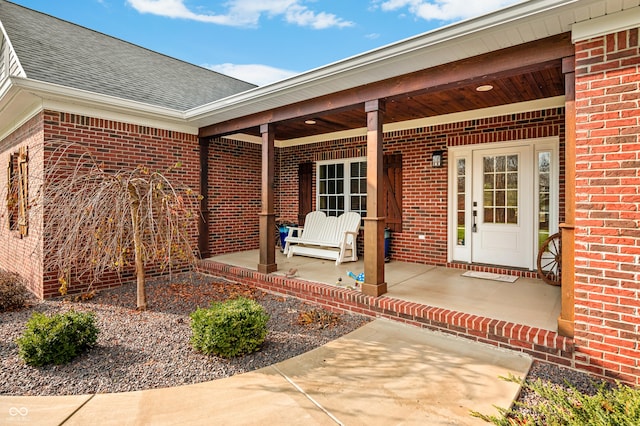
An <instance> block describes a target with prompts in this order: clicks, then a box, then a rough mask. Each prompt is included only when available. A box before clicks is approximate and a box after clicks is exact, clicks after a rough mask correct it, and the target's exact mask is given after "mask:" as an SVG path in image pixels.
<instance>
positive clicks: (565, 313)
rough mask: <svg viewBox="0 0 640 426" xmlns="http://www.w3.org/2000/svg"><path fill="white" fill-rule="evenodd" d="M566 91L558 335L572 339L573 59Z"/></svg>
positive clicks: (566, 61)
mask: <svg viewBox="0 0 640 426" xmlns="http://www.w3.org/2000/svg"><path fill="white" fill-rule="evenodd" d="M562 72H563V74H564V87H565V89H564V91H565V126H564V127H565V161H564V163H565V213H564V216H565V217H564V223H562V224H560V229H561V232H562V301H561V308H560V317H559V318H558V333H559V334H561V335H563V336H567V337H573V335H574V321H575V301H574V280H575V264H574V259H575V221H576V105H575V103H576V74H575V57H574V56H570V57H568V58H563V60H562Z"/></svg>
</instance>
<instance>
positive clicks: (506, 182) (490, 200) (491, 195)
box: [483, 155, 519, 224]
mask: <svg viewBox="0 0 640 426" xmlns="http://www.w3.org/2000/svg"><path fill="white" fill-rule="evenodd" d="M518 161H519V159H518V156H517V155H496V156H488V157H484V158H483V164H484V176H483V182H484V193H483V202H484V223H496V224H517V223H518V207H519V206H518V196H519V194H518Z"/></svg>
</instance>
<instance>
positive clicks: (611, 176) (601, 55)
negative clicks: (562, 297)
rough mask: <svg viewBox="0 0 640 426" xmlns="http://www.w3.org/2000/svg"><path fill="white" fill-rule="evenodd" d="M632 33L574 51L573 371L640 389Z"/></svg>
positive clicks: (636, 95) (638, 84) (637, 130)
mask: <svg viewBox="0 0 640 426" xmlns="http://www.w3.org/2000/svg"><path fill="white" fill-rule="evenodd" d="M639 66H640V49H639V43H638V29H633V30H628V31H622V32H619V33H617V34H609V35H607V36H603V37H598V38H594V39H591V40H587V41H581V42H578V43H577V44H576V122H577V123H576V127H577V140H576V231H575V240H576V253H575V255H576V277H575V334H576V337H575V342H576V355H575V362H576V367H578V368H581V369H585V370H589V371H592V372H594V373H596V374H599V375H604V376H607V377H612V378H619V379H622V380H625V381H627V382H631V383H635V384H636V385H640V364H639V360H640V348H639V346H638V342H639V341H640V325H639V323H640V321H639V315H640V302H639V291H640V280H639V278H640V277H639V272H640V229H639V223H640V211H639V206H640V192H639V189H638V188H640V175H639V174H638V170H640V138H639V136H638V135H639V134H640V120H639V117H640V105H639V101H638V100H639V99H640V69H639Z"/></svg>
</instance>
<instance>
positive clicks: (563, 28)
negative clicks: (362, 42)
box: [186, 0, 640, 127]
mask: <svg viewBox="0 0 640 426" xmlns="http://www.w3.org/2000/svg"><path fill="white" fill-rule="evenodd" d="M638 1H640V0H571V1H567V0H531V1H525V2H521V3H518V4H516V5H513V6H510V7H507V8H505V9H502V10H498V11H496V12H493V13H490V14H487V15H484V16H481V17H479V18H474V19H470V20H467V21H463V22H460V23H456V24H452V25H449V26H445V27H442V28H439V29H436V30H434V31H430V32H428V33H425V34H421V35H418V36H415V37H412V38H409V39H406V40H403V41H400V42H397V43H394V44H391V45H388V46H385V47H382V48H379V49H376V50H372V51H369V52H365V53H362V54H360V55H356V56H353V57H351V58H347V59H345V60H342V61H339V62H335V63H333V64H329V65H326V66H324V67H320V68H317V69H314V70H311V71H308V72H305V73H303V74H299V75H297V76H294V77H291V78H289V79H286V80H282V81H280V82H276V83H273V84H271V85H267V86H262V87H258V88H255V89H251V90H248V91H246V92H243V93H240V94H237V95H233V96H230V97H227V98H225V99H221V100H218V101H215V102H212V103H210V104H207V105H203V106H201V107H198V108H194V109H191V110H189V111H187V112H186V118H187V119H188V120H190V121H192V122H193V123H194V124H197V125H198V126H199V127H204V126H207V125H211V124H216V123H221V122H224V121H226V120H230V119H234V118H238V117H242V116H245V115H250V114H253V113H258V112H262V111H268V110H270V109H274V108H278V107H281V106H284V105H289V104H292V103H296V102H300V101H303V100H306V99H311V98H315V97H319V96H323V95H327V94H331V93H336V92H339V91H341V90H347V89H351V88H354V87H358V86H363V85H366V84H370V83H373V82H377V81H381V80H384V79H387V78H392V77H396V76H399V75H404V74H407V73H411V72H415V71H419V70H422V69H428V68H431V67H434V66H438V65H442V64H446V63H450V62H453V61H457V60H461V59H465V58H469V57H473V56H477V55H481V54H484V53H488V52H491V51H495V50H499V49H503V48H507V47H512V46H517V45H519V44H523V43H527V42H530V41H535V40H539V39H543V38H546V37H550V36H554V35H558V34H562V33H565V32H569V31H570V30H571V26H572V25H573V24H574V23H576V22H579V21H581V20H588V19H591V18H593V17H594V16H599V15H600V14H604V13H611V12H613V11H619V10H621V9H622V8H625V7H631V3H638Z"/></svg>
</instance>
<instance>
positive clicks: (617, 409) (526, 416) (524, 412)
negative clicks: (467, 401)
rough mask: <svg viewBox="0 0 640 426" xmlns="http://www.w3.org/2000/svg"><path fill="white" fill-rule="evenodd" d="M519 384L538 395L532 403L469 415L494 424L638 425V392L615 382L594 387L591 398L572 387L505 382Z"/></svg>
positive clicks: (517, 379) (639, 410)
mask: <svg viewBox="0 0 640 426" xmlns="http://www.w3.org/2000/svg"><path fill="white" fill-rule="evenodd" d="M506 380H507V381H512V382H515V383H519V384H520V385H521V386H523V387H524V388H527V389H530V390H532V391H534V392H535V393H536V394H538V395H539V396H540V397H541V399H540V400H539V401H538V402H537V403H535V404H524V403H522V402H517V401H516V403H515V407H514V408H512V409H510V410H507V409H504V408H498V410H499V411H500V413H501V416H499V417H498V416H488V415H485V414H480V413H477V412H473V413H472V415H474V416H475V417H479V418H481V419H483V420H485V421H487V422H492V423H493V424H496V425H504V426H512V425H545V426H560V425H562V426H565V425H566V426H583V425H592V426H614V425H616V426H635V425H639V424H640V390H638V389H633V388H630V387H628V386H625V385H622V384H620V383H618V384H617V385H616V386H608V384H607V383H602V384H600V385H598V391H597V392H596V393H595V395H586V394H584V393H582V392H580V391H578V389H576V387H574V386H572V385H568V386H569V388H568V389H565V388H562V387H560V386H557V385H554V384H551V383H548V382H543V381H542V380H540V379H538V380H536V381H535V382H531V383H529V382H526V381H524V380H522V379H519V378H516V377H514V376H513V375H510V377H508V378H507V379H506Z"/></svg>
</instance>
